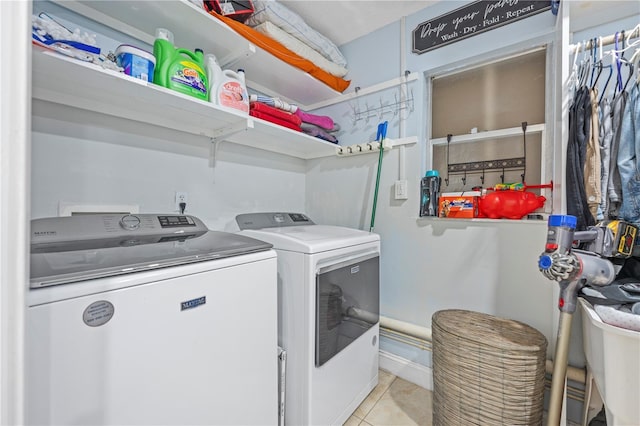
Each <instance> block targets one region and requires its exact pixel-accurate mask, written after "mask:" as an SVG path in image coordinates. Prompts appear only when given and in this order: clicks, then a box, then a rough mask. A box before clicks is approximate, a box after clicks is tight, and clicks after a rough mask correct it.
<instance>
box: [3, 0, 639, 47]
mask: <svg viewBox="0 0 640 426" xmlns="http://www.w3.org/2000/svg"><path fill="white" fill-rule="evenodd" d="M0 1H1V0H0ZM438 1H447V0H431V1H426V0H280V2H281V3H282V4H284V5H286V6H287V7H288V8H289V9H291V10H293V11H294V12H296V13H297V14H298V15H300V16H301V17H302V18H303V19H304V20H305V21H306V22H307V24H309V26H311V27H312V28H313V29H315V30H317V31H318V32H320V33H321V34H323V35H324V36H325V37H327V38H329V39H330V40H331V41H333V42H334V43H335V44H336V45H338V46H340V45H343V44H345V43H348V42H350V41H352V40H355V39H357V38H359V37H362V36H364V35H365V34H368V33H370V32H372V31H374V30H377V29H379V28H382V27H384V26H386V25H387V24H390V23H392V22H395V21H398V20H400V18H402V17H403V16H409V15H411V14H413V13H415V12H417V11H419V10H421V9H424V8H426V7H429V6H431V5H433V4H434V3H437V2H438ZM564 1H569V2H570V3H571V8H570V14H571V31H579V30H581V29H584V28H588V27H592V26H596V25H599V24H603V23H606V22H611V21H615V20H618V19H621V18H624V17H627V16H633V15H634V14H639V13H640V1H638V0H608V1H604V0H592V1H590V0H564Z"/></svg>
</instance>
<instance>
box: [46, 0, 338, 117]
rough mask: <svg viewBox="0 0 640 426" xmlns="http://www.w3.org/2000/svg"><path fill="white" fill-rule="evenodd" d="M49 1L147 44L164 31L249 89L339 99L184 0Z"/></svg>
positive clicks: (310, 99) (304, 101) (305, 101)
mask: <svg viewBox="0 0 640 426" xmlns="http://www.w3.org/2000/svg"><path fill="white" fill-rule="evenodd" d="M55 2H56V3H57V4H59V5H60V6H62V7H65V8H67V9H69V10H71V11H73V12H75V13H78V14H80V15H82V16H85V17H87V18H89V19H92V20H94V21H96V22H99V23H101V24H104V25H106V26H108V27H111V28H113V29H115V30H117V31H120V32H122V33H124V34H127V35H129V36H131V37H134V38H136V39H138V40H140V41H143V42H144V43H147V44H149V45H153V42H154V39H155V31H156V28H166V29H168V30H170V31H171V32H172V33H173V35H174V42H175V45H176V46H178V47H183V48H185V49H190V50H193V49H195V48H200V49H202V50H203V51H204V53H213V54H214V55H216V57H217V59H218V61H219V62H220V64H221V65H222V67H223V68H232V67H233V68H244V70H245V73H246V78H247V84H248V85H249V86H250V87H251V88H254V89H255V90H258V91H260V92H262V93H266V94H269V95H272V96H276V95H277V96H278V97H280V98H282V99H283V100H287V101H289V102H292V103H297V104H299V105H300V106H302V107H303V108H304V106H305V105H309V104H313V103H317V102H320V101H325V100H327V99H331V98H335V97H336V96H339V95H340V93H339V92H337V91H335V90H333V89H331V88H330V87H329V86H327V85H326V84H324V83H322V82H321V81H319V80H317V79H316V78H314V77H312V76H311V75H309V74H308V73H306V72H304V71H301V70H300V69H298V68H296V67H293V66H291V65H289V64H287V63H286V62H284V61H282V60H280V59H278V58H276V57H275V56H273V55H272V54H271V53H269V52H267V51H265V50H263V49H261V48H259V47H257V46H255V45H253V44H252V43H250V42H249V41H248V40H247V39H245V38H244V37H242V36H241V35H239V34H238V33H236V32H235V31H234V30H232V29H231V28H230V27H229V26H227V25H226V24H225V23H223V22H222V21H220V20H218V19H216V18H215V17H213V16H211V15H209V14H208V13H207V12H205V11H204V10H203V9H201V8H199V7H197V6H196V5H194V4H193V3H190V2H189V1H187V0H171V1H155V2H154V1H144V0H137V1H136V0H122V1H94V0H88V1H87V0H83V1H75V0H55Z"/></svg>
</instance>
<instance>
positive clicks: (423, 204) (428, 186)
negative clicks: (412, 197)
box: [420, 170, 440, 217]
mask: <svg viewBox="0 0 640 426" xmlns="http://www.w3.org/2000/svg"><path fill="white" fill-rule="evenodd" d="M439 197H440V173H438V171H437V170H428V171H427V173H425V176H424V177H423V178H422V179H421V181H420V217H423V216H438V198H439Z"/></svg>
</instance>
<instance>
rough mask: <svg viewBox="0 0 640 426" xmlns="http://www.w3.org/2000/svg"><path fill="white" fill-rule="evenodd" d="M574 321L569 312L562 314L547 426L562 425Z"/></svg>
mask: <svg viewBox="0 0 640 426" xmlns="http://www.w3.org/2000/svg"><path fill="white" fill-rule="evenodd" d="M572 319H573V314H571V313H568V312H561V313H560V324H559V325H558V339H557V341H556V355H555V357H554V363H553V373H552V375H551V396H550V398H549V415H548V416H547V426H558V425H559V424H560V416H561V414H562V403H563V401H564V385H565V382H566V374H567V359H568V355H569V338H570V337H571V320H572Z"/></svg>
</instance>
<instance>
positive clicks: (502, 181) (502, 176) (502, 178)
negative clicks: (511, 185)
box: [500, 167, 504, 183]
mask: <svg viewBox="0 0 640 426" xmlns="http://www.w3.org/2000/svg"><path fill="white" fill-rule="evenodd" d="M500 182H501V183H504V167H503V168H502V174H501V175H500Z"/></svg>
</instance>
